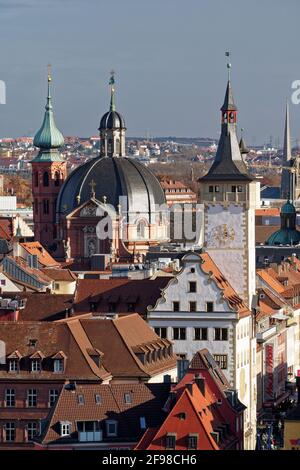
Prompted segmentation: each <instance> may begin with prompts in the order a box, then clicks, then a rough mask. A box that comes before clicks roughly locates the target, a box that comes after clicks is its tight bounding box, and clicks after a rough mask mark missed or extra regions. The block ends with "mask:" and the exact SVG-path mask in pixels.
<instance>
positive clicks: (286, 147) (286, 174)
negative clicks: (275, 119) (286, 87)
mask: <svg viewBox="0 0 300 470" xmlns="http://www.w3.org/2000/svg"><path fill="white" fill-rule="evenodd" d="M282 166H285V167H288V166H292V151H291V132H290V113H289V104H288V101H287V102H286V108H285V125H284V144H283V155H282ZM280 195H281V197H282V198H283V199H284V198H286V197H288V196H289V195H290V196H291V198H292V199H294V188H293V175H292V173H291V172H290V171H289V170H288V169H286V168H283V170H282V173H281V187H280Z"/></svg>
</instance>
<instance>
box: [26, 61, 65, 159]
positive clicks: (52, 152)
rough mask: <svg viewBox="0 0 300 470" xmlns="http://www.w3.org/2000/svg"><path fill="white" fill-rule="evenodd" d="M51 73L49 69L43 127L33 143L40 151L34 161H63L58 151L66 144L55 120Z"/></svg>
mask: <svg viewBox="0 0 300 470" xmlns="http://www.w3.org/2000/svg"><path fill="white" fill-rule="evenodd" d="M51 81H52V78H51V74H50V70H49V71H48V93H47V102H46V106H45V115H44V120H43V123H42V126H41V128H40V129H39V130H38V132H37V133H36V135H35V137H34V140H33V145H34V146H35V147H39V148H40V152H39V154H38V155H37V157H35V158H34V160H33V161H35V162H36V161H63V158H62V157H61V155H60V154H59V152H58V151H57V149H58V148H60V147H62V146H63V145H64V138H63V135H62V133H61V132H60V131H59V130H58V128H57V127H56V124H55V120H54V114H53V107H52V99H51Z"/></svg>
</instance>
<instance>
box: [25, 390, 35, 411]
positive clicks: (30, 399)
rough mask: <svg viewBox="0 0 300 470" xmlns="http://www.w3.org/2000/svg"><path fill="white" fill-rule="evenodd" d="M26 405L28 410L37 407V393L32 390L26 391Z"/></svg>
mask: <svg viewBox="0 0 300 470" xmlns="http://www.w3.org/2000/svg"><path fill="white" fill-rule="evenodd" d="M27 405H28V406H29V407H30V408H32V407H34V406H36V405H37V391H36V390H35V389H34V388H30V389H29V390H27Z"/></svg>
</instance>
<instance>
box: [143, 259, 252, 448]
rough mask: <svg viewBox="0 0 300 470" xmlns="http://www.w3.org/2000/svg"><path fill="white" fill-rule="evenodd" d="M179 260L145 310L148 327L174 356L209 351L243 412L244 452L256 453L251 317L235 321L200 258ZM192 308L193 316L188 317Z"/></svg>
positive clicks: (235, 313)
mask: <svg viewBox="0 0 300 470" xmlns="http://www.w3.org/2000/svg"><path fill="white" fill-rule="evenodd" d="M182 261H183V263H184V267H183V269H182V270H181V271H180V273H179V274H177V275H176V276H175V277H174V278H173V279H171V280H170V282H169V284H168V285H167V286H166V288H165V289H164V290H163V291H162V296H161V297H160V299H159V300H158V301H157V303H156V305H155V306H153V307H152V308H151V307H149V308H148V315H147V318H148V322H149V324H150V325H151V326H152V327H153V328H154V329H156V332H157V333H160V334H161V336H165V333H166V337H167V338H168V339H169V340H171V341H173V342H174V352H175V353H176V354H178V355H180V356H181V357H182V358H183V359H187V360H188V361H190V360H191V359H192V358H193V356H194V354H195V353H196V352H197V351H199V350H200V349H202V348H207V349H208V350H209V352H210V353H211V354H212V355H213V356H214V358H215V360H216V362H218V364H219V365H220V367H221V368H222V370H223V372H224V374H225V375H226V377H227V379H228V380H229V382H230V384H231V386H232V387H233V388H235V389H237V391H238V395H239V399H240V400H241V401H242V403H244V405H245V406H246V407H247V410H246V412H245V426H244V429H245V432H246V433H247V434H246V435H249V437H246V438H245V448H248V449H251V448H254V447H255V421H256V389H255V387H256V370H255V357H256V340H255V338H253V335H252V330H253V328H252V316H251V315H248V316H245V317H243V318H239V313H238V311H237V310H236V309H233V308H232V307H231V306H230V305H229V303H228V301H227V300H226V298H225V297H224V290H223V289H222V288H220V287H219V286H218V285H217V283H216V281H215V280H214V279H213V278H212V276H211V274H210V273H207V272H205V271H204V269H203V268H202V267H201V264H202V259H201V256H200V255H198V254H196V253H188V254H187V255H186V256H185V257H184V258H183V260H182ZM190 283H196V284H195V285H196V292H190V290H191V284H190ZM177 302H179V305H178V304H177ZM191 302H196V304H193V305H191ZM178 307H179V308H178ZM191 307H192V309H195V311H192V312H191V311H190V310H191ZM159 329H160V330H159ZM164 329H166V330H164ZM201 337H202V338H203V339H201ZM196 338H198V339H196ZM253 358H254V364H253ZM251 429H252V432H251Z"/></svg>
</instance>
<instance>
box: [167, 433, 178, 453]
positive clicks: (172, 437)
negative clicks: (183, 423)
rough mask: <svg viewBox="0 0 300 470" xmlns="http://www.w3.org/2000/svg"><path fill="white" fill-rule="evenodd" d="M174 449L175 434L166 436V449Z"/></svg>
mask: <svg viewBox="0 0 300 470" xmlns="http://www.w3.org/2000/svg"><path fill="white" fill-rule="evenodd" d="M175 447H176V434H167V435H166V449H175Z"/></svg>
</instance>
